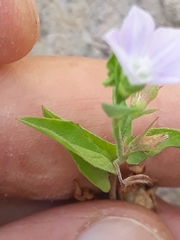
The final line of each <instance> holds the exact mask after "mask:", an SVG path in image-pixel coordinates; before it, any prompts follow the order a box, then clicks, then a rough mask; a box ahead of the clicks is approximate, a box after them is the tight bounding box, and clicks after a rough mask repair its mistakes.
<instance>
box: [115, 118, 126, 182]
mask: <svg viewBox="0 0 180 240" xmlns="http://www.w3.org/2000/svg"><path fill="white" fill-rule="evenodd" d="M119 121H120V120H119V119H113V120H112V127H113V134H114V137H115V139H116V147H117V159H116V160H115V161H114V162H113V164H114V167H115V169H116V172H117V175H118V179H119V182H120V184H121V185H124V181H123V179H122V174H121V170H120V167H119V165H120V164H121V163H123V161H124V157H123V152H124V150H123V141H122V136H121V131H120V124H119Z"/></svg>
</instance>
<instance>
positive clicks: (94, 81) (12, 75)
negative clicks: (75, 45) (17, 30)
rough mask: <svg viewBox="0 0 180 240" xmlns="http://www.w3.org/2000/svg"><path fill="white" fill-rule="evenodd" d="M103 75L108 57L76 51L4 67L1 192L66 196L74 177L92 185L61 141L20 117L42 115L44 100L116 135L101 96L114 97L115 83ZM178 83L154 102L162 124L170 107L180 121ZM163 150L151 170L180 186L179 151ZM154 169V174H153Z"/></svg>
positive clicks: (165, 123)
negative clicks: (85, 55) (107, 81)
mask: <svg viewBox="0 0 180 240" xmlns="http://www.w3.org/2000/svg"><path fill="white" fill-rule="evenodd" d="M105 76H106V70H105V62H104V61H100V60H92V59H86V58H75V57H73V58H68V57H67V58H59V57H47V58H44V57H29V58H26V59H23V60H21V61H20V62H18V63H15V64H10V65H7V66H5V67H3V68H1V74H0V78H1V82H0V96H1V101H0V110H1V111H0V117H1V121H0V131H1V138H0V148H1V155H0V165H1V171H0V192H1V193H6V194H10V195H12V194H14V195H17V196H22V197H28V198H33V199H62V198H63V199H64V198H68V197H71V196H72V195H73V190H74V184H73V180H74V179H77V180H78V181H79V182H80V184H81V186H82V187H84V186H87V187H90V186H91V185H90V184H89V182H88V181H87V180H86V179H85V178H84V177H83V176H82V175H81V174H80V173H79V171H78V169H77V167H76V165H75V164H74V162H73V160H72V159H71V157H70V155H69V154H68V152H67V151H66V150H64V148H63V147H62V146H60V145H59V144H58V143H56V142H55V141H54V140H52V139H50V138H49V137H47V136H45V135H43V134H41V133H39V132H37V131H35V130H33V129H31V128H29V127H27V126H25V125H23V124H22V123H20V122H18V121H17V120H16V118H18V117H21V116H26V115H34V116H41V105H44V106H46V107H47V108H49V109H50V110H52V111H53V112H55V113H56V114H58V115H60V116H61V117H63V118H65V119H69V120H71V121H74V122H76V123H79V124H80V125H82V126H83V127H85V128H87V129H88V130H90V131H92V132H94V133H95V134H97V135H99V136H100V137H102V138H105V139H107V140H110V141H112V140H113V138H112V133H111V121H110V119H109V118H108V117H107V116H106V115H105V114H104V113H103V111H102V109H101V103H102V102H110V101H111V89H109V88H104V87H103V86H102V84H101V82H102V79H104V77H105ZM179 88H180V86H177V85H176V86H172V87H168V88H163V89H162V90H161V94H162V93H163V92H164V94H162V95H161V96H160V97H162V100H160V99H159V98H158V100H157V101H156V102H155V105H154V107H155V108H156V107H158V104H159V106H160V111H159V113H158V114H159V119H160V120H159V122H158V124H159V126H161V124H162V123H163V126H169V125H171V124H172V123H171V120H172V119H171V118H170V122H169V121H168V118H163V119H162V120H161V115H162V117H164V115H163V114H164V112H165V111H166V110H168V116H171V115H174V122H173V124H174V126H175V127H178V124H179V121H178V118H177V117H178V111H176V109H178V107H179V105H178V104H179V103H178V102H176V101H177V98H176V96H178V94H179ZM167 94H168V98H167ZM169 99H172V106H173V108H171V109H170V108H169V109H167V106H168V105H167V103H168V100H169ZM175 99H176V101H175ZM160 101H161V102H160ZM158 102H159V103H158ZM157 103H158V104H157ZM156 114H157V113H156ZM156 116H157V115H156ZM154 118H155V115H152V116H148V119H145V120H144V119H143V120H142V122H138V123H136V124H135V127H136V131H137V132H138V131H140V129H141V130H142V127H143V126H145V125H148V124H149V123H151V122H152V121H153V120H154ZM142 123H143V124H142ZM161 156H162V155H159V157H158V159H155V160H156V161H155V160H153V161H152V164H149V165H148V167H147V169H148V171H149V173H150V176H153V177H154V178H158V180H159V184H161V185H165V184H167V183H168V184H169V185H171V186H180V176H179V168H177V165H178V164H179V159H180V152H176V151H174V150H172V151H171V155H170V156H171V159H173V164H172V161H171V159H169V156H168V155H165V156H164V157H163V158H162V157H161ZM153 164H154V165H153ZM157 166H163V167H161V168H160V167H157ZM156 168H157V171H154V170H155V169H156ZM153 171H154V172H155V174H156V175H155V174H154V175H152V174H153ZM91 187H92V186H91Z"/></svg>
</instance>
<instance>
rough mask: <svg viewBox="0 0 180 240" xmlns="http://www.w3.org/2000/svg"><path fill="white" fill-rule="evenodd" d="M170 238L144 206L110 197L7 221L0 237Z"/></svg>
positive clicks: (85, 239) (164, 227)
mask: <svg viewBox="0 0 180 240" xmlns="http://www.w3.org/2000/svg"><path fill="white" fill-rule="evenodd" d="M27 236H28V237H29V238H31V239H44V240H46V239H51V240H53V239H59V240H61V239H62V240H64V239H66V240H71V239H77V240H88V239H93V240H96V239H104V240H106V239H111V237H112V236H113V239H114V240H116V239H121V240H123V239H143V240H144V239H147V240H148V239H164V240H165V239H168V240H171V239H173V236H172V234H171V233H170V231H169V230H168V228H167V227H166V226H165V224H164V223H163V222H162V221H161V220H160V218H159V217H158V216H157V215H156V214H154V213H153V212H150V211H148V210H146V209H144V208H141V207H138V206H135V205H130V204H126V203H123V202H121V203H115V202H110V201H98V202H91V203H90V202H89V203H84V204H73V205H66V206H63V207H59V208H55V209H51V210H49V211H46V212H44V213H40V214H37V215H34V216H31V217H29V218H26V219H22V220H20V221H17V222H14V223H12V224H9V225H6V226H4V227H2V228H1V230H0V239H1V240H5V239H9V240H11V239H21V240H23V239H27Z"/></svg>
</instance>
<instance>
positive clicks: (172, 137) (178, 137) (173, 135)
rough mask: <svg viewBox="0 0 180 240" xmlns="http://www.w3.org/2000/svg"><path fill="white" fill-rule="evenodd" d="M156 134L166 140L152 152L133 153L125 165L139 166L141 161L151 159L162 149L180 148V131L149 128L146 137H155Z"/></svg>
mask: <svg viewBox="0 0 180 240" xmlns="http://www.w3.org/2000/svg"><path fill="white" fill-rule="evenodd" d="M158 134H162V135H167V139H165V140H164V141H163V142H161V143H160V144H159V145H158V146H157V147H156V149H154V150H153V151H151V152H149V153H146V152H134V153H132V154H131V155H130V156H129V157H128V159H127V163H129V164H139V163H141V162H142V161H144V160H146V159H147V158H148V157H153V156H155V155H157V154H158V153H160V152H161V151H162V150H163V149H165V148H169V147H178V148H179V147H180V131H178V130H176V129H170V128H151V129H150V130H149V131H148V134H147V135H148V136H156V135H158Z"/></svg>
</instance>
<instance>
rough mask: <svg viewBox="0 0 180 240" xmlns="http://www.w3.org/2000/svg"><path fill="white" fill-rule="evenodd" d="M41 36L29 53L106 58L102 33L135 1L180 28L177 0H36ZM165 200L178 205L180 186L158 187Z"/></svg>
mask: <svg viewBox="0 0 180 240" xmlns="http://www.w3.org/2000/svg"><path fill="white" fill-rule="evenodd" d="M36 2H37V6H38V10H39V16H40V22H41V35H40V39H39V41H38V42H37V44H36V45H35V47H34V48H33V49H32V51H31V53H30V54H31V55H61V56H67V55H68V56H86V57H92V58H101V59H105V58H107V57H108V56H109V54H110V51H109V49H108V47H107V45H106V44H105V43H104V42H103V41H102V39H101V38H102V35H103V34H104V32H106V31H107V30H108V29H109V28H111V27H119V26H121V23H122V19H123V18H124V17H125V16H126V14H127V12H128V11H129V9H130V7H131V6H132V5H133V4H136V5H138V6H140V7H142V8H144V9H145V10H147V11H148V12H150V13H151V15H152V16H153V17H154V19H155V20H156V24H157V26H168V27H170V26H173V27H180V0H148V1H147V0H36ZM158 194H159V195H160V196H161V197H163V198H164V200H166V201H168V202H171V203H174V204H178V205H180V189H177V188H174V189H168V188H159V189H158Z"/></svg>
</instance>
